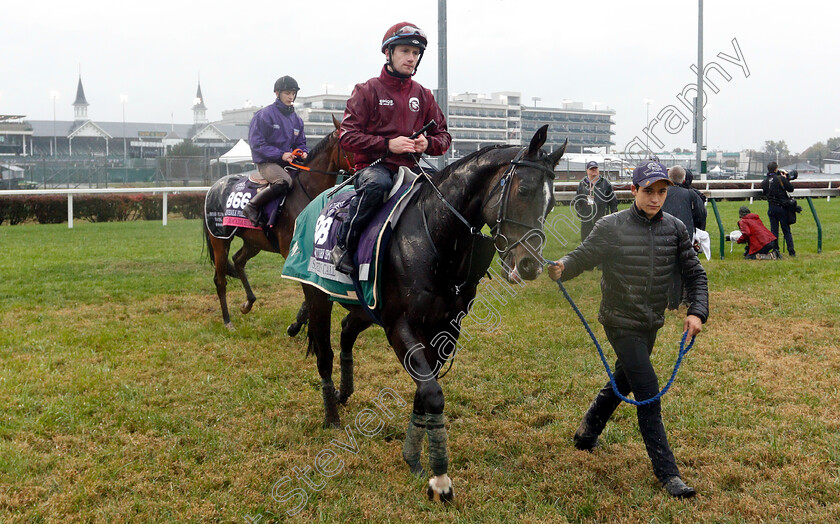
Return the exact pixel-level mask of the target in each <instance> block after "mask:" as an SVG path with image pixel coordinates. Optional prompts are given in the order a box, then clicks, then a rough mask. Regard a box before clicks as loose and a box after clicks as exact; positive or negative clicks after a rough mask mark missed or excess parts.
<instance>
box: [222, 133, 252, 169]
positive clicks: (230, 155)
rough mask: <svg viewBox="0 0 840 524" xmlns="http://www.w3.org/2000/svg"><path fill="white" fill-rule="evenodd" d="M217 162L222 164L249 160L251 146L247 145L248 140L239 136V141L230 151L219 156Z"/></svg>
mask: <svg viewBox="0 0 840 524" xmlns="http://www.w3.org/2000/svg"><path fill="white" fill-rule="evenodd" d="M219 162H221V163H223V164H239V163H240V162H251V146H249V145H248V142H246V141H244V140H242V139H241V138H240V139H239V142H237V143H236V145H235V146H233V147H232V148H231V149H230V151H228V152H227V153H225V154H224V155H222V156H220V157H219Z"/></svg>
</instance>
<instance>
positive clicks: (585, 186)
mask: <svg viewBox="0 0 840 524" xmlns="http://www.w3.org/2000/svg"><path fill="white" fill-rule="evenodd" d="M574 206H575V212H576V213H577V216H578V218H580V241H581V242H583V241H584V240H586V237H588V236H589V233H590V232H591V231H592V228H593V227H595V222H597V221H598V220H600V219H601V218H603V217H605V216H606V215H609V214H610V213H615V212H616V211H618V199H617V198H616V196H615V192H614V191H613V188H612V184H610V181H609V180H607V179H606V178H604V177H602V176H601V173H600V171H599V169H598V162H595V161H594V160H592V161H590V162H588V163H587V164H586V177H585V178H584V179H583V180H581V181H580V183H579V184H578V187H577V194H576V195H575V200H574Z"/></svg>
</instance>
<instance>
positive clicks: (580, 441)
mask: <svg viewBox="0 0 840 524" xmlns="http://www.w3.org/2000/svg"><path fill="white" fill-rule="evenodd" d="M619 404H621V399H619V398H618V397H616V396H615V393H614V392H613V390H612V388H611V386H610V384H607V385H606V386H605V387H604V388H603V389H601V391H599V392H598V395H597V396H596V397H595V400H593V401H592V404H590V405H589V409H588V410H586V414H584V415H583V420H581V421H580V426H578V429H577V431H575V435H574V438H573V440H574V444H575V448H577V449H579V450H582V451H592V450H593V449H595V448H597V447H598V437H599V436H600V435H601V432H602V431H604V427H605V426H606V425H607V421H608V420H609V419H610V416H611V415H612V414H613V411H615V408H617V407H618V405H619Z"/></svg>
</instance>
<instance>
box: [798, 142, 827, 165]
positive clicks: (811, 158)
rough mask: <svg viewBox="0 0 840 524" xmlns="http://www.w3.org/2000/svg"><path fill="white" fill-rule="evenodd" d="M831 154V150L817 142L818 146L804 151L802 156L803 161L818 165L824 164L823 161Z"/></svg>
mask: <svg viewBox="0 0 840 524" xmlns="http://www.w3.org/2000/svg"><path fill="white" fill-rule="evenodd" d="M829 152H830V149H829V148H828V146H827V145H825V144H823V143H822V142H817V143H816V144H814V145H812V146H811V147H809V148H808V149H806V150H805V151H803V152H802V154H801V155H800V156H801V157H802V159H803V160H806V161H807V162H810V163H812V164H817V163H820V162H822V160H823V159H824V158H826V157H827V156H828V153H829Z"/></svg>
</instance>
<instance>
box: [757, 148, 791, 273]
mask: <svg viewBox="0 0 840 524" xmlns="http://www.w3.org/2000/svg"><path fill="white" fill-rule="evenodd" d="M761 191H762V192H763V193H764V196H765V197H767V216H768V217H769V218H770V231H771V232H772V233H773V235H774V236H775V237H776V238H779V225H780V224H781V226H782V233H783V234H784V235H785V244H787V251H788V255H790V256H792V257H795V256H796V250H795V249H794V248H793V234H792V233H791V232H790V224H791V222H790V216H789V214H788V210H787V209H785V204H787V202H788V201H789V200H790V197H789V196H788V193H789V192H791V193H792V192H793V185H792V184H791V183H790V179H789V177H788V174H787V172H786V171H779V164H777V163H776V162H770V163H769V164H767V176H765V177H764V180H762V181H761ZM794 218H795V217H794Z"/></svg>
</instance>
